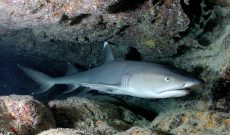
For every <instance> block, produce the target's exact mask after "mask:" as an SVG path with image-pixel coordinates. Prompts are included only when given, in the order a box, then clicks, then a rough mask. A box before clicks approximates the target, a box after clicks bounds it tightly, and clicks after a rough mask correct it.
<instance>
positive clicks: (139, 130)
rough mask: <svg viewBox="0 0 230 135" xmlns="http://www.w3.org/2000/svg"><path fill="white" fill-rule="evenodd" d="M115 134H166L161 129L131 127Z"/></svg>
mask: <svg viewBox="0 0 230 135" xmlns="http://www.w3.org/2000/svg"><path fill="white" fill-rule="evenodd" d="M116 135H168V134H167V133H164V132H162V131H155V130H152V129H149V128H140V127H132V128H130V129H129V130H127V131H125V132H121V133H118V134H116Z"/></svg>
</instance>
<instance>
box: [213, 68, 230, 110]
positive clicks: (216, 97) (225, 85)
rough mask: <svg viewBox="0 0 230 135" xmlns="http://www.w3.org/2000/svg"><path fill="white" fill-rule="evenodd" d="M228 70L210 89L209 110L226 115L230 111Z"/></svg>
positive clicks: (229, 76) (229, 71)
mask: <svg viewBox="0 0 230 135" xmlns="http://www.w3.org/2000/svg"><path fill="white" fill-rule="evenodd" d="M229 88H230V68H229V69H228V70H227V71H226V72H225V73H224V75H223V76H222V77H221V78H219V79H218V80H216V81H215V82H214V86H213V87H212V94H213V96H212V97H213V99H212V102H213V105H212V106H211V108H210V109H211V110H217V111H222V112H226V113H228V112H229V111H230V90H229Z"/></svg>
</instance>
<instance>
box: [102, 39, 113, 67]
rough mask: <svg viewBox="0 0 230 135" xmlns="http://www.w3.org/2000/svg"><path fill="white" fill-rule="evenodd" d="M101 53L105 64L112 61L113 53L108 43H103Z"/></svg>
mask: <svg viewBox="0 0 230 135" xmlns="http://www.w3.org/2000/svg"><path fill="white" fill-rule="evenodd" d="M103 53H104V60H105V63H107V62H111V61H114V57H113V53H112V50H111V47H110V45H109V43H108V42H104V48H103Z"/></svg>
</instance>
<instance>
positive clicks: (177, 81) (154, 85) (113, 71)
mask: <svg viewBox="0 0 230 135" xmlns="http://www.w3.org/2000/svg"><path fill="white" fill-rule="evenodd" d="M103 53H104V58H105V62H104V64H103V65H101V66H98V67H95V68H92V69H89V70H87V71H82V72H79V70H78V69H76V68H75V67H74V66H73V65H71V64H69V66H68V71H67V73H66V75H65V76H63V77H57V78H52V77H50V76H48V75H46V74H44V73H42V72H39V71H35V70H33V69H29V68H27V67H24V66H22V65H18V66H19V68H20V69H22V70H23V71H24V72H25V74H26V75H28V76H29V77H30V78H32V79H33V80H34V81H35V82H37V83H38V84H40V85H41V88H40V90H39V91H37V92H36V93H34V94H41V93H44V92H46V91H48V90H49V89H50V88H51V87H52V86H54V85H55V84H66V85H67V86H68V88H67V90H66V91H64V93H69V92H72V91H74V90H75V89H77V88H78V87H80V86H82V87H87V88H89V89H90V90H98V91H100V92H104V93H109V94H116V95H129V96H134V97H140V98H148V99H153V98H169V97H181V96H185V95H187V94H188V93H189V92H190V88H192V87H194V86H198V85H201V84H203V83H204V82H203V80H201V79H199V78H197V77H194V76H193V75H192V74H191V73H188V72H186V71H183V70H180V69H177V68H173V67H169V66H165V65H161V64H154V63H148V62H143V61H128V60H123V61H116V60H114V57H113V54H112V51H111V47H110V45H109V43H108V42H104V48H103Z"/></svg>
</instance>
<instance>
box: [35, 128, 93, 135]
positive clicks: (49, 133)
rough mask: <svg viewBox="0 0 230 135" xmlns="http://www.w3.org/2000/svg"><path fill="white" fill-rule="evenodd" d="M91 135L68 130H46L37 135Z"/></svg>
mask: <svg viewBox="0 0 230 135" xmlns="http://www.w3.org/2000/svg"><path fill="white" fill-rule="evenodd" d="M91 134H93V133H91ZM91 134H90V132H86V131H79V130H75V129H70V128H57V129H50V130H46V131H44V132H42V133H39V134H37V135H91Z"/></svg>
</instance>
